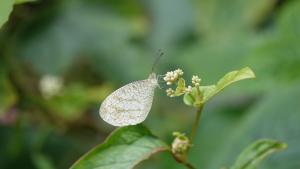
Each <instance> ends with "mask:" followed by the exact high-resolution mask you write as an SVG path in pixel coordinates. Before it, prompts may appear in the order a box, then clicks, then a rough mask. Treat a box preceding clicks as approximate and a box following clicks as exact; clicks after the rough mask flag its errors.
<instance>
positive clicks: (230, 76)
mask: <svg viewBox="0 0 300 169" xmlns="http://www.w3.org/2000/svg"><path fill="white" fill-rule="evenodd" d="M251 78H255V74H254V72H253V71H252V70H251V69H250V68H249V67H245V68H243V69H241V70H236V71H232V72H229V73H227V74H226V75H225V76H224V77H223V78H221V79H220V80H219V81H218V83H217V84H216V85H211V86H202V87H201V88H200V90H201V91H202V93H203V102H207V101H208V100H209V99H210V98H212V97H213V96H214V95H216V94H217V93H219V92H220V91H221V90H223V89H224V88H225V87H227V86H228V85H230V84H232V83H234V82H237V81H240V80H244V79H251Z"/></svg>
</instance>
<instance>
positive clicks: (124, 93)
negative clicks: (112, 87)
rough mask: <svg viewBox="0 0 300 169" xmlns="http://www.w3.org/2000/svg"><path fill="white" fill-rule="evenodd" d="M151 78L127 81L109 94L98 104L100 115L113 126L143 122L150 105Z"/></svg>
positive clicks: (151, 95) (152, 94)
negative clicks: (127, 82)
mask: <svg viewBox="0 0 300 169" xmlns="http://www.w3.org/2000/svg"><path fill="white" fill-rule="evenodd" d="M151 80H152V81H153V79H146V80H140V81H136V82H132V83H129V84H127V85H125V86H123V87H121V88H119V89H118V90H116V91H114V92H113V93H112V94H111V95H109V96H108V97H107V98H106V99H105V100H104V101H103V102H102V104H101V106H100V110H99V113H100V116H101V118H102V119H103V120H104V121H106V122H107V123H109V124H111V125H114V126H127V125H135V124H138V123H141V122H143V121H144V120H145V119H146V117H147V115H148V113H149V111H150V109H151V106H152V101H153V96H154V89H155V88H156V86H157V84H155V83H152V81H151Z"/></svg>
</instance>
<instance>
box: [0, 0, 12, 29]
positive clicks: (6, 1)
mask: <svg viewBox="0 0 300 169" xmlns="http://www.w3.org/2000/svg"><path fill="white" fill-rule="evenodd" d="M14 2H15V1H14V0H1V1H0V28H1V26H2V25H3V24H4V23H5V22H6V21H7V20H8V17H9V14H10V12H11V11H12V9H13V5H14Z"/></svg>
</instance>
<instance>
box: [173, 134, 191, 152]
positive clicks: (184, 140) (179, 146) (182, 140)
mask: <svg viewBox="0 0 300 169" xmlns="http://www.w3.org/2000/svg"><path fill="white" fill-rule="evenodd" d="M173 136H175V139H174V140H173V142H172V152H173V153H174V154H183V153H185V152H187V150H188V149H189V147H190V146H191V144H190V140H189V139H188V137H187V136H185V134H184V133H179V132H174V133H173Z"/></svg>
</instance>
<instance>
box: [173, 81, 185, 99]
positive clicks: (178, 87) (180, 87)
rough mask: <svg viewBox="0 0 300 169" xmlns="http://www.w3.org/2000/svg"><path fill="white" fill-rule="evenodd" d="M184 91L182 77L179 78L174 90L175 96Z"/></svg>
mask: <svg viewBox="0 0 300 169" xmlns="http://www.w3.org/2000/svg"><path fill="white" fill-rule="evenodd" d="M184 93H185V80H184V79H183V78H179V79H178V83H177V87H176V90H175V96H181V95H183V94H184Z"/></svg>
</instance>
